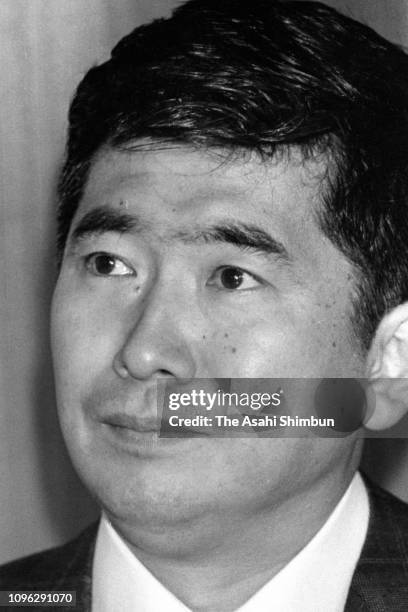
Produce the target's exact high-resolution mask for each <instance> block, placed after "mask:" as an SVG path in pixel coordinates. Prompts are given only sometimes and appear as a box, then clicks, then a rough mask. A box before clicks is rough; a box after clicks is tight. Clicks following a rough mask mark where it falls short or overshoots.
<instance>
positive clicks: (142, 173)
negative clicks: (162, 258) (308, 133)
mask: <svg viewBox="0 0 408 612" xmlns="http://www.w3.org/2000/svg"><path fill="white" fill-rule="evenodd" d="M325 173H326V164H325V162H324V160H320V161H316V160H314V161H312V162H303V160H302V158H301V156H300V154H297V153H295V152H294V153H292V154H291V156H290V158H288V157H285V158H283V157H282V159H279V160H268V161H266V162H265V161H262V160H261V159H260V158H259V157H258V156H256V155H255V154H253V155H250V154H242V155H235V156H233V157H232V156H227V155H226V154H225V152H223V151H217V150H211V151H197V150H195V149H193V148H189V147H181V146H179V147H176V146H173V147H171V148H168V149H159V148H156V149H151V150H135V151H118V150H111V149H108V150H103V151H102V152H100V154H99V155H98V157H97V158H96V161H95V162H94V163H93V166H92V169H91V172H90V176H89V179H88V182H87V185H86V189H85V193H84V197H83V198H82V201H81V204H80V208H79V214H80V213H83V212H84V211H87V210H89V209H91V208H92V207H96V206H105V205H107V206H113V207H119V206H120V207H122V208H126V209H129V210H130V211H134V212H137V213H138V215H139V216H141V217H144V218H145V220H146V221H149V224H150V225H154V224H157V225H159V224H163V223H171V222H174V223H175V224H178V223H184V224H188V223H191V222H192V221H194V222H196V221H198V217H199V218H202V219H204V218H208V219H210V218H212V217H220V216H223V215H226V216H229V215H232V216H236V215H237V214H239V215H241V216H243V217H245V218H246V220H248V221H249V220H251V221H252V222H258V223H263V222H267V223H270V222H272V223H273V224H274V225H275V228H274V231H275V232H276V231H278V230H279V227H282V230H283V229H285V228H286V229H289V227H291V229H292V231H293V229H295V227H298V228H299V229H300V228H302V230H303V231H304V230H305V229H306V226H310V227H309V229H312V228H314V231H316V232H319V233H320V228H319V227H318V223H317V215H316V211H317V210H318V207H319V206H320V201H321V198H320V193H321V189H322V188H323V177H324V176H325ZM197 215H198V217H197ZM278 226H279V227H278Z"/></svg>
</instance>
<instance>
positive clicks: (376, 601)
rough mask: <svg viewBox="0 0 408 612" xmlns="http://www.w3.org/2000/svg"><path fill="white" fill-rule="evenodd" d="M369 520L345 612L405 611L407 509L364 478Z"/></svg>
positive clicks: (407, 592)
mask: <svg viewBox="0 0 408 612" xmlns="http://www.w3.org/2000/svg"><path fill="white" fill-rule="evenodd" d="M366 485H367V489H368V493H369V500H370V519H369V525H368V532H367V537H366V541H365V543H364V547H363V550H362V553H361V556H360V559H359V562H358V564H357V567H356V570H355V572H354V575H353V579H352V583H351V586H350V591H349V595H348V599H347V602H346V606H345V609H344V610H345V612H390V611H391V610H392V611H393V612H398V611H399V612H406V611H407V610H408V550H407V544H408V540H407V534H408V518H407V511H406V506H405V504H403V503H402V502H400V501H399V500H397V499H395V498H393V497H392V496H391V495H389V494H388V493H386V492H385V491H382V490H381V489H379V488H378V487H376V486H375V485H374V484H373V483H371V482H370V481H369V480H368V479H366Z"/></svg>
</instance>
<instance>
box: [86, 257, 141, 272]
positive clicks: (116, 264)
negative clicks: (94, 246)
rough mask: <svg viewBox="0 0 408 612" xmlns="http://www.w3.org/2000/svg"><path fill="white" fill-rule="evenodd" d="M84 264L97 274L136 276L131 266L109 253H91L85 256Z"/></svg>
mask: <svg viewBox="0 0 408 612" xmlns="http://www.w3.org/2000/svg"><path fill="white" fill-rule="evenodd" d="M85 266H86V268H87V269H88V270H89V271H90V272H92V274H96V275H97V276H136V272H135V271H134V270H133V268H131V267H130V266H128V265H127V264H126V263H125V262H124V261H123V260H122V259H120V258H119V257H116V256H115V255H111V254H110V253H91V254H90V255H88V256H87V257H86V258H85Z"/></svg>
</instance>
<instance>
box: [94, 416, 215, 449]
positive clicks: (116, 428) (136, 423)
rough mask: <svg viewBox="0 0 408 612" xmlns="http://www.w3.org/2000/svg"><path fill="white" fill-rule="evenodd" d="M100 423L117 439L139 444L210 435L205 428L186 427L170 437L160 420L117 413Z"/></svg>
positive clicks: (106, 417) (101, 420) (182, 427)
mask: <svg viewBox="0 0 408 612" xmlns="http://www.w3.org/2000/svg"><path fill="white" fill-rule="evenodd" d="M100 422H101V423H102V425H104V426H106V427H107V428H108V429H109V430H110V431H111V432H113V433H114V434H115V437H119V438H120V439H122V440H124V441H125V440H127V441H129V442H130V441H133V442H137V441H141V440H146V439H149V440H150V441H155V440H163V441H166V440H170V439H171V440H175V439H186V438H196V437H200V438H202V437H208V436H209V433H208V432H206V431H203V428H199V427H186V426H181V427H178V428H177V430H176V431H175V432H174V434H173V432H171V433H170V435H169V432H167V431H166V430H163V427H162V423H161V421H160V419H159V418H157V417H153V416H151V417H144V418H140V416H136V415H129V414H125V413H121V412H117V413H114V414H110V415H108V416H105V417H103V418H102V419H100Z"/></svg>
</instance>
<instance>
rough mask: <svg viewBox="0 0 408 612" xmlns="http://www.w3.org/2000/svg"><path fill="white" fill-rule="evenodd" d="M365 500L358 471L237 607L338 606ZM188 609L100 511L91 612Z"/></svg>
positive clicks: (264, 610)
mask: <svg viewBox="0 0 408 612" xmlns="http://www.w3.org/2000/svg"><path fill="white" fill-rule="evenodd" d="M368 516H369V503H368V495H367V491H366V488H365V486H364V483H363V480H362V478H361V476H360V475H359V474H358V473H357V474H356V475H355V476H354V478H353V480H352V481H351V483H350V486H349V487H348V489H347V491H346V492H345V494H344V495H343V497H342V498H341V500H340V502H339V503H338V504H337V506H336V507H335V509H334V510H333V512H332V514H331V515H330V516H329V518H328V519H327V521H326V523H325V524H324V525H323V527H322V528H321V529H320V530H319V531H318V532H317V534H316V535H315V536H314V537H313V538H312V540H310V542H309V543H308V544H307V545H306V546H305V547H304V548H303V549H302V550H301V551H300V552H299V553H298V554H297V555H296V556H295V557H294V558H293V559H292V560H291V561H290V562H289V563H288V564H287V565H286V566H285V567H284V568H283V569H282V570H281V571H280V572H279V573H278V574H276V576H274V577H273V578H272V579H271V580H270V581H269V582H267V583H266V584H265V585H264V586H263V587H262V589H260V590H259V591H258V592H257V593H255V594H254V595H253V596H252V597H251V598H250V599H249V600H248V601H247V602H246V603H245V604H244V605H243V606H241V607H240V608H239V610H237V612H272V611H273V612H277V611H279V612H327V611H328V610H330V612H342V611H343V609H344V605H345V603H346V599H347V594H348V591H349V587H350V583H351V579H352V576H353V572H354V569H355V566H356V564H357V561H358V558H359V556H360V553H361V549H362V547H363V544H364V540H365V537H366V533H367V527H368ZM136 610H137V612H157V611H158V610H166V612H190V610H189V608H187V607H186V606H185V605H184V604H183V603H181V602H180V601H179V600H178V599H177V598H176V597H175V596H174V595H173V594H172V593H171V592H170V591H168V590H167V589H166V588H165V587H164V586H163V585H162V584H161V583H160V582H159V581H158V580H157V579H156V578H155V577H154V576H153V575H152V574H151V573H150V572H149V570H147V569H146V567H145V566H144V565H143V564H142V563H141V562H140V561H139V560H138V559H137V558H136V557H135V556H134V555H133V553H132V552H131V551H130V549H129V548H128V546H127V545H126V544H125V542H124V541H123V540H122V538H121V537H120V536H119V535H118V534H117V532H116V531H115V530H114V528H113V527H112V525H111V524H110V523H109V521H108V520H107V519H106V517H102V520H101V523H100V526H99V531H98V536H97V541H96V548H95V556H94V563H93V576H92V612H135V611H136Z"/></svg>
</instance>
